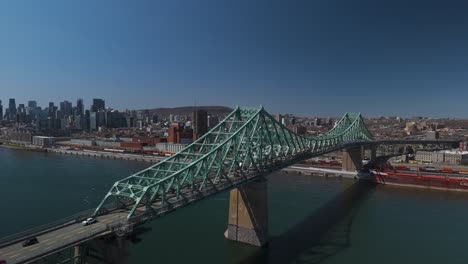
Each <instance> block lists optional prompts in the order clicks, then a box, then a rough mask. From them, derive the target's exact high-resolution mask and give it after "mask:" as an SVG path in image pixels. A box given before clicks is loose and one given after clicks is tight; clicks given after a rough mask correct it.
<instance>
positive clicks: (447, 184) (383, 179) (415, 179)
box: [371, 171, 468, 191]
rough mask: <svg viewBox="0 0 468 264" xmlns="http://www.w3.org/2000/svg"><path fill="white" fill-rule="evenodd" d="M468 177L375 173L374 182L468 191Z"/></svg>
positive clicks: (393, 172) (396, 172) (418, 173)
mask: <svg viewBox="0 0 468 264" xmlns="http://www.w3.org/2000/svg"><path fill="white" fill-rule="evenodd" d="M465 176H468V175H441V174H439V175H436V174H430V173H426V172H424V173H421V172H414V173H411V172H399V171H384V172H373V176H372V178H371V179H372V180H373V181H375V182H377V183H380V184H389V185H400V186H412V187H419V188H431V189H443V190H456V191H468V177H465Z"/></svg>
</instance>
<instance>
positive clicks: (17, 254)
mask: <svg viewBox="0 0 468 264" xmlns="http://www.w3.org/2000/svg"><path fill="white" fill-rule="evenodd" d="M12 253H14V252H12ZM19 254H21V253H16V254H15V255H13V256H10V258H14V257H16V256H19Z"/></svg>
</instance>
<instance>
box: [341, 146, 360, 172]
mask: <svg viewBox="0 0 468 264" xmlns="http://www.w3.org/2000/svg"><path fill="white" fill-rule="evenodd" d="M362 157H363V154H362V148H360V147H359V148H351V149H343V151H342V158H341V161H342V170H343V171H352V172H355V171H358V170H360V169H361V165H362Z"/></svg>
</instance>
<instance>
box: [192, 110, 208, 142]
mask: <svg viewBox="0 0 468 264" xmlns="http://www.w3.org/2000/svg"><path fill="white" fill-rule="evenodd" d="M192 126H193V139H194V140H196V139H198V138H200V137H201V136H203V135H204V134H205V133H206V132H208V113H207V112H206V111H205V110H196V111H194V112H193V116H192Z"/></svg>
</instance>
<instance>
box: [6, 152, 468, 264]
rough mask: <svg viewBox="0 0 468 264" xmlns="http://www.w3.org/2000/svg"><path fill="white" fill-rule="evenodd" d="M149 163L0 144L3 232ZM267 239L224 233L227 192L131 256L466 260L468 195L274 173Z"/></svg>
mask: <svg viewBox="0 0 468 264" xmlns="http://www.w3.org/2000/svg"><path fill="white" fill-rule="evenodd" d="M146 166H148V164H147V163H135V162H130V161H122V160H106V159H94V158H86V157H77V156H61V155H56V154H47V153H34V152H28V151H21V150H10V149H5V148H0V215H1V217H0V236H5V235H8V234H11V233H15V232H19V231H22V230H24V229H27V228H31V227H35V226H37V225H41V224H45V223H47V222H49V221H53V220H57V219H60V218H62V217H66V216H68V215H71V214H74V213H77V212H80V211H84V210H86V209H89V208H93V207H95V206H96V205H97V204H98V203H99V202H100V200H101V199H102V198H103V196H104V195H105V194H106V192H107V191H108V189H109V188H110V186H111V185H112V184H113V183H114V182H115V181H116V180H118V179H120V178H123V177H125V176H128V175H129V174H130V173H133V172H136V171H138V170H140V169H142V168H144V167H146ZM268 202H269V204H268V206H269V213H270V215H269V220H270V234H271V236H272V240H271V243H270V244H269V245H268V246H267V247H265V248H262V249H257V248H254V247H250V246H247V245H243V244H240V243H235V242H232V241H227V240H225V239H224V236H223V232H224V230H225V228H226V224H227V213H228V212H227V209H228V195H227V194H225V193H224V194H220V195H217V196H214V197H212V198H210V199H207V200H204V201H202V202H200V203H198V204H196V205H193V206H190V207H187V208H184V209H183V210H178V211H176V212H175V213H173V214H170V215H167V216H164V217H163V218H160V219H158V220H155V221H153V222H152V223H150V224H148V225H147V228H148V229H149V230H150V231H149V232H146V233H143V234H141V235H140V236H139V238H140V242H138V243H136V244H132V245H131V246H130V253H131V256H130V263H187V262H189V263H325V264H327V263H329V264H335V263H397V262H399V263H467V262H468V251H467V250H466V245H467V244H468V209H467V208H468V207H467V204H468V194H465V193H454V192H446V191H429V190H420V189H410V188H395V187H389V186H377V187H375V186H370V185H368V184H359V183H356V182H354V181H350V180H339V179H325V178H319V177H311V176H306V175H297V174H280V173H277V174H273V175H271V176H269V201H268Z"/></svg>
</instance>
